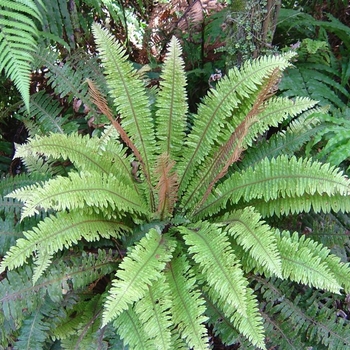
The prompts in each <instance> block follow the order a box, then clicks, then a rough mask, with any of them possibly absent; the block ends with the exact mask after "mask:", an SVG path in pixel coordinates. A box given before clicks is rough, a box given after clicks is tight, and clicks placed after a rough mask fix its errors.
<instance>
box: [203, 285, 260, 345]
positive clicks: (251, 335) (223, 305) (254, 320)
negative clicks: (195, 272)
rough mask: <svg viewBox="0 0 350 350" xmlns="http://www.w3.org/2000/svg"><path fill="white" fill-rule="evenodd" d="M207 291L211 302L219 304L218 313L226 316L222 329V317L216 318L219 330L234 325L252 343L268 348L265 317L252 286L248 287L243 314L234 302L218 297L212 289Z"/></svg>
mask: <svg viewBox="0 0 350 350" xmlns="http://www.w3.org/2000/svg"><path fill="white" fill-rule="evenodd" d="M207 293H208V296H209V298H210V300H211V302H213V303H214V304H215V305H217V307H218V310H217V312H218V314H219V315H220V314H222V315H223V316H224V317H225V318H224V320H225V322H226V323H227V324H226V325H225V324H224V325H223V329H222V330H221V327H220V321H221V319H219V320H216V322H215V323H216V327H218V331H219V332H221V331H225V329H226V328H227V327H230V326H228V325H233V326H234V327H235V329H237V330H238V331H239V333H240V334H242V335H243V336H244V337H246V338H247V339H249V341H250V343H251V344H253V345H255V346H257V347H258V348H260V349H266V346H265V341H264V328H263V319H262V317H261V314H260V312H259V308H258V302H257V300H256V297H255V295H254V293H253V290H252V289H251V288H249V287H247V288H246V305H247V307H246V315H242V314H241V313H239V312H237V310H236V309H235V307H234V306H233V305H232V304H230V303H228V302H227V301H226V300H225V299H222V298H218V296H217V295H215V293H213V291H212V290H208V291H207Z"/></svg>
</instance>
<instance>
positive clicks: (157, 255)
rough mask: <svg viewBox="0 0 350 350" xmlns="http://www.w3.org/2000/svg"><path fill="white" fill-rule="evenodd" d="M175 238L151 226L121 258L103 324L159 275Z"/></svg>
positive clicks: (116, 315) (137, 298) (143, 293)
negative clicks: (163, 234) (162, 233)
mask: <svg viewBox="0 0 350 350" xmlns="http://www.w3.org/2000/svg"><path fill="white" fill-rule="evenodd" d="M175 244H176V243H175V241H174V240H172V239H171V238H170V237H169V236H162V235H161V233H160V232H159V231H158V230H156V229H151V230H150V231H149V232H148V233H147V234H146V236H145V237H144V238H142V239H141V241H140V242H139V243H138V244H136V246H135V247H134V249H133V250H132V251H130V253H129V254H128V255H127V257H125V258H124V259H123V262H122V263H121V264H120V266H119V269H118V271H117V274H116V277H117V278H116V279H114V280H113V282H112V287H111V289H110V291H109V295H108V297H107V301H106V303H105V310H104V312H103V324H104V325H106V324H107V323H108V322H110V321H112V320H113V319H115V318H116V317H118V315H120V313H121V312H122V311H124V310H127V309H128V306H129V305H131V304H132V303H133V302H135V301H138V300H139V299H141V298H142V297H143V296H144V295H145V293H146V289H145V287H146V286H147V285H149V284H151V283H152V282H153V281H156V280H158V279H159V278H160V271H161V270H162V269H164V267H165V264H166V263H167V262H168V261H169V260H170V259H171V256H172V251H173V250H174V249H175Z"/></svg>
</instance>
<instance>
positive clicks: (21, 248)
mask: <svg viewBox="0 0 350 350" xmlns="http://www.w3.org/2000/svg"><path fill="white" fill-rule="evenodd" d="M128 230H129V228H128V227H127V226H126V225H124V224H123V223H121V222H119V221H117V220H114V219H107V218H105V217H104V216H103V215H99V214H91V213H89V214H84V213H82V212H74V211H72V212H69V213H67V212H60V213H58V214H57V216H56V217H53V216H51V217H47V218H45V219H44V220H43V221H41V222H40V223H39V225H38V226H37V227H35V228H33V230H30V231H26V232H24V233H23V235H24V238H21V239H18V240H17V243H16V245H15V246H13V247H11V249H10V250H9V251H8V253H7V254H6V256H5V258H4V260H3V261H2V262H1V265H0V266H1V268H0V271H4V269H5V268H6V267H8V268H9V269H11V270H12V269H14V268H16V267H18V266H21V265H23V264H24V263H25V262H26V260H27V259H28V258H29V257H30V256H31V255H32V254H33V252H37V254H38V255H37V256H36V258H35V260H34V263H35V265H36V267H35V268H34V276H33V283H35V282H36V281H37V280H38V278H39V277H40V276H41V274H42V273H43V272H44V271H45V270H46V268H47V267H48V266H49V264H50V262H51V259H52V257H53V255H54V254H55V253H57V252H59V251H61V250H63V249H64V248H66V249H69V248H70V247H71V246H73V245H74V244H77V243H78V242H79V241H80V240H81V239H82V238H84V239H85V240H87V241H88V242H93V241H97V240H99V239H100V237H104V238H110V237H119V236H120V235H121V231H124V232H127V231H128Z"/></svg>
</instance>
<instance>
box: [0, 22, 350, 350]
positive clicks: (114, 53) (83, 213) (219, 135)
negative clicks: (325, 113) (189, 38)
mask: <svg viewBox="0 0 350 350" xmlns="http://www.w3.org/2000/svg"><path fill="white" fill-rule="evenodd" d="M93 34H94V37H95V40H96V43H97V46H98V49H99V54H100V58H101V61H102V64H103V67H104V71H105V75H106V81H107V85H108V90H109V96H110V98H111V99H112V100H113V105H112V106H108V105H107V102H106V98H105V97H104V96H103V95H102V93H101V92H100V89H99V87H98V86H97V84H96V83H95V82H94V81H92V80H89V81H88V84H89V87H90V96H91V101H92V102H93V103H94V104H95V105H96V106H97V108H98V109H99V110H100V111H101V112H102V113H103V114H104V115H105V116H106V117H107V118H108V119H109V122H110V123H109V125H106V126H105V129H104V130H103V132H101V134H100V135H99V136H93V137H90V136H81V135H79V134H77V133H72V134H70V135H66V134H64V133H55V134H50V135H47V136H37V137H35V136H34V137H32V138H31V139H30V140H29V142H28V143H27V144H24V145H20V146H17V149H16V154H15V157H20V158H22V159H23V161H24V162H25V163H28V164H33V158H34V159H37V161H38V164H39V161H40V160H42V157H45V159H47V160H54V159H69V160H70V161H71V163H72V164H73V165H74V169H73V170H71V171H70V172H69V173H68V175H67V176H56V177H52V178H51V179H49V180H47V181H42V182H36V183H34V184H32V185H29V186H24V187H22V188H19V189H17V190H15V191H13V192H12V193H11V194H9V195H8V198H14V199H16V200H19V201H21V202H23V208H22V220H26V219H27V218H28V217H31V216H35V215H37V214H42V213H43V212H48V213H50V215H49V216H47V217H45V218H44V219H43V220H42V221H40V223H39V224H38V225H37V226H36V227H34V228H33V229H31V230H27V231H26V232H24V236H23V237H22V238H19V239H18V240H17V242H16V244H15V245H14V246H12V247H11V248H10V249H9V251H8V253H7V255H6V256H5V258H4V260H3V261H2V263H1V269H0V271H1V272H3V271H5V269H9V270H13V269H15V268H18V267H20V266H22V265H24V264H25V263H26V262H27V261H29V260H30V259H33V261H34V273H33V275H32V280H33V283H34V284H35V283H39V282H40V281H42V280H43V278H45V276H46V273H47V271H50V269H51V268H52V261H53V260H54V259H55V257H56V256H57V254H58V253H59V252H61V251H63V252H66V251H69V249H70V248H72V247H76V246H77V245H79V244H87V243H89V242H95V241H98V240H102V241H104V242H105V241H106V240H109V241H111V242H121V243H120V244H124V245H125V250H126V253H125V256H124V257H123V259H120V257H119V256H116V255H115V254H116V253H114V255H113V254H112V253H111V256H110V259H111V260H113V269H115V277H114V279H113V281H112V282H111V285H110V287H109V290H108V293H107V296H106V298H105V299H104V302H103V306H102V308H103V312H102V313H101V315H99V317H96V319H95V322H96V323H97V324H98V326H99V327H112V328H113V330H115V331H116V332H117V333H118V334H119V336H120V337H121V338H122V339H123V341H124V344H129V347H130V348H134V349H141V348H142V349H156V348H157V349H182V348H194V349H206V348H209V338H208V325H210V326H212V327H213V329H214V330H215V332H216V333H217V334H218V335H224V334H226V333H227V332H228V331H232V332H234V331H236V332H239V333H240V334H241V336H242V337H244V338H245V339H247V340H248V341H249V342H250V343H251V344H253V345H254V346H256V347H258V348H261V349H265V348H266V346H265V340H264V327H263V323H264V321H263V317H262V315H261V313H260V312H259V309H258V302H257V299H256V297H255V295H254V291H253V289H252V287H251V285H250V284H249V280H248V275H249V273H251V272H252V271H253V272H254V273H256V274H261V275H266V276H272V277H276V278H280V279H290V280H292V281H296V282H298V283H299V282H300V283H303V284H307V285H310V286H312V287H315V288H320V289H325V290H328V291H330V292H334V293H339V292H340V290H341V289H343V288H345V289H346V290H348V289H349V287H350V286H349V283H345V282H344V281H346V280H349V277H350V270H349V267H348V266H347V265H346V264H342V263H340V262H339V259H338V258H337V257H336V256H334V255H332V254H331V252H330V251H329V250H328V249H326V248H325V247H323V246H321V245H318V244H316V243H315V242H313V241H312V240H310V239H307V238H305V237H299V236H298V235H297V234H295V233H290V232H287V231H283V232H281V231H279V230H277V229H275V228H274V227H272V226H271V225H269V224H268V223H267V218H268V217H269V216H272V215H277V216H280V215H284V214H290V213H299V212H302V211H309V210H310V209H311V208H312V209H313V210H314V211H316V212H318V211H326V212H327V211H330V210H334V211H339V210H341V211H348V210H349V209H350V200H349V181H348V179H347V178H345V177H344V176H343V175H342V174H341V173H340V171H339V170H338V169H336V168H334V167H332V166H330V165H327V164H321V163H319V162H317V161H313V160H311V159H299V158H296V157H294V156H289V155H287V154H282V153H283V149H282V152H278V151H276V149H277V147H276V149H273V148H272V147H273V145H274V143H273V142H272V141H271V145H272V146H271V147H270V148H266V149H264V150H263V154H262V155H261V154H260V155H259V154H258V150H255V151H253V153H251V154H249V153H247V154H248V155H247V157H245V156H244V152H245V151H246V150H249V149H253V146H254V144H255V143H256V142H257V140H258V138H259V136H260V135H261V134H263V133H264V132H266V131H267V130H268V129H269V128H270V127H271V126H277V125H278V124H279V123H281V122H282V121H284V120H287V118H289V117H293V118H294V117H296V116H298V115H299V114H301V113H304V112H305V111H309V112H312V111H313V110H314V108H315V104H316V102H315V101H312V100H310V99H308V98H306V97H305V98H295V99H294V100H290V99H288V98H285V97H273V96H272V95H273V93H274V92H275V90H276V84H277V82H278V80H279V79H280V76H281V74H282V72H283V70H285V69H286V68H287V67H289V66H290V65H291V64H290V59H291V58H292V57H293V54H292V53H286V54H284V55H280V56H270V57H262V58H260V59H257V60H253V61H249V62H246V63H245V64H244V65H243V66H242V67H241V68H240V69H236V68H234V69H232V70H231V71H229V72H228V74H227V75H226V76H225V77H224V78H223V79H222V80H221V81H220V82H219V83H218V85H217V86H216V89H215V90H214V89H212V90H210V91H209V93H208V94H207V96H206V97H205V98H204V99H203V101H202V102H201V103H200V105H199V106H198V111H197V113H196V114H195V115H190V114H189V112H188V106H187V96H186V75H185V71H184V64H183V61H182V58H181V47H180V44H179V42H178V40H177V39H176V38H175V37H173V38H172V39H171V41H170V44H169V46H168V51H167V55H166V59H165V63H164V67H163V70H162V75H161V83H160V88H159V90H158V91H153V90H152V91H149V90H147V89H146V88H145V82H144V78H143V76H142V75H141V74H139V72H137V71H136V70H135V69H134V68H133V66H132V65H131V64H130V62H129V61H128V60H127V58H126V56H125V51H124V49H123V47H122V46H121V45H120V44H119V43H118V42H116V41H115V40H114V38H113V37H112V35H111V34H109V33H108V31H107V30H105V29H103V28H101V27H100V26H99V25H97V24H96V25H94V26H93ZM154 96H155V102H153V101H154V98H153V97H154ZM115 116H118V117H117V118H116V117H115ZM254 152H255V153H254ZM120 260H121V262H120ZM96 303H101V301H100V300H99V301H98V302H97V301H96ZM223 320H224V322H223ZM133 334H142V336H140V337H138V338H137V339H136V338H135V337H134V336H133Z"/></svg>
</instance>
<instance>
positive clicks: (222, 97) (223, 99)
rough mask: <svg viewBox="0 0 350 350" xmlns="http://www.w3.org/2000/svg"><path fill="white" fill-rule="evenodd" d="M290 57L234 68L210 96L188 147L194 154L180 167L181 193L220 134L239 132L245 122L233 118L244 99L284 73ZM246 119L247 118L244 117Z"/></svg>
mask: <svg viewBox="0 0 350 350" xmlns="http://www.w3.org/2000/svg"><path fill="white" fill-rule="evenodd" d="M288 58H290V57H289V56H288V57H287V56H278V57H276V56H271V57H264V58H262V59H260V60H257V61H254V62H246V63H245V65H244V66H243V68H242V69H241V70H238V69H232V70H231V71H229V73H228V75H227V76H226V77H224V78H223V79H222V80H221V81H220V82H219V83H218V85H217V89H216V90H215V91H213V92H212V93H210V94H209V95H207V96H206V97H205V98H204V100H203V103H201V104H200V105H199V108H198V113H197V116H196V117H195V120H194V125H193V129H192V131H191V133H190V134H189V135H188V139H187V140H186V146H187V147H188V148H189V149H191V151H192V150H193V151H192V152H191V153H189V154H188V155H186V157H185V158H184V160H183V162H181V163H180V164H179V168H180V169H181V170H179V175H180V176H181V178H180V180H179V186H180V193H182V192H183V191H184V190H185V189H186V188H187V186H188V184H189V182H190V179H191V177H192V176H193V175H194V172H195V171H196V167H197V166H198V164H200V163H201V162H203V160H204V158H205V156H206V155H208V154H209V153H210V152H212V148H213V146H214V145H215V144H216V141H217V139H218V138H219V134H220V132H221V131H222V130H224V129H225V128H227V127H229V128H230V129H231V130H232V128H233V129H235V128H236V127H237V126H238V125H239V124H240V123H241V121H242V120H235V118H233V111H234V110H235V109H236V108H237V107H238V106H240V105H241V104H242V101H243V100H244V99H247V98H248V97H249V96H250V95H254V92H256V91H257V90H258V89H259V86H260V85H261V84H262V82H263V81H264V80H265V79H266V77H267V76H268V75H269V74H271V73H272V72H273V71H274V70H275V69H279V70H281V71H283V70H284V69H285V68H286V67H288V66H289V65H290V63H289V62H288ZM242 118H244V116H242Z"/></svg>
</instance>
